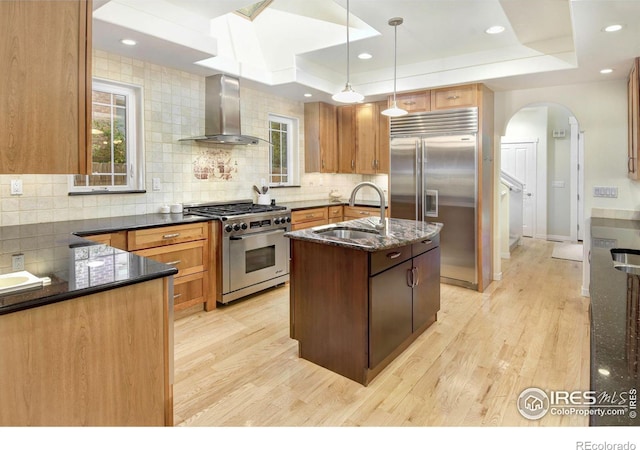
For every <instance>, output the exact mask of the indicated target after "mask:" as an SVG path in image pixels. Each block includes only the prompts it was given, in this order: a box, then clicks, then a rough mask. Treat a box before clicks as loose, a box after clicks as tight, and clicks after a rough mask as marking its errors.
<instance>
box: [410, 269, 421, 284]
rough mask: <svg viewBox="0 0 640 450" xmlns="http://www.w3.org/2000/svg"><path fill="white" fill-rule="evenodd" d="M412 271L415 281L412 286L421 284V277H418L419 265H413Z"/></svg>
mask: <svg viewBox="0 0 640 450" xmlns="http://www.w3.org/2000/svg"><path fill="white" fill-rule="evenodd" d="M414 271H415V272H414ZM411 273H412V274H413V282H414V285H413V286H411V287H416V286H417V285H419V284H420V278H419V277H418V275H419V274H418V268H417V267H412V268H411Z"/></svg>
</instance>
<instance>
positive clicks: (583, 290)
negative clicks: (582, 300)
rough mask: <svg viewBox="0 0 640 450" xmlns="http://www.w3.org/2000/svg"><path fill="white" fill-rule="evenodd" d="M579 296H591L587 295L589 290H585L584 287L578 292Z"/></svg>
mask: <svg viewBox="0 0 640 450" xmlns="http://www.w3.org/2000/svg"><path fill="white" fill-rule="evenodd" d="M580 294H582V296H583V297H591V294H590V293H589V288H585V287H584V286H582V289H581V290H580Z"/></svg>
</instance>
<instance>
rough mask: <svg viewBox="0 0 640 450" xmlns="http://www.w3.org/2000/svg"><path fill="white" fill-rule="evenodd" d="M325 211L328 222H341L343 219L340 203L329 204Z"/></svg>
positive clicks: (342, 209)
mask: <svg viewBox="0 0 640 450" xmlns="http://www.w3.org/2000/svg"><path fill="white" fill-rule="evenodd" d="M327 212H328V216H329V223H336V222H342V221H343V220H344V207H343V206H342V205H335V206H329V207H328V208H327Z"/></svg>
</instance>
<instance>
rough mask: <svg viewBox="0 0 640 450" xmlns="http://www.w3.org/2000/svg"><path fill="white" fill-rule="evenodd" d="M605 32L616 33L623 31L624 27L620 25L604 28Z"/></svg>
mask: <svg viewBox="0 0 640 450" xmlns="http://www.w3.org/2000/svg"><path fill="white" fill-rule="evenodd" d="M603 30H604V31H606V32H607V33H613V32H614V31H620V30H622V25H619V24H615V25H609V26H608V27H604V28H603Z"/></svg>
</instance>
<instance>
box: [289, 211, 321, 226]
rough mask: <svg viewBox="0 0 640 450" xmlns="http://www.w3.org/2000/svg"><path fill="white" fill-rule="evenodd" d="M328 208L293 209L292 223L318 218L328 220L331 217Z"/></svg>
mask: <svg viewBox="0 0 640 450" xmlns="http://www.w3.org/2000/svg"><path fill="white" fill-rule="evenodd" d="M327 209H328V208H311V209H302V210H299V211H293V212H291V223H292V224H298V223H302V222H312V221H316V220H327V219H328V218H329V217H328V211H327Z"/></svg>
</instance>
